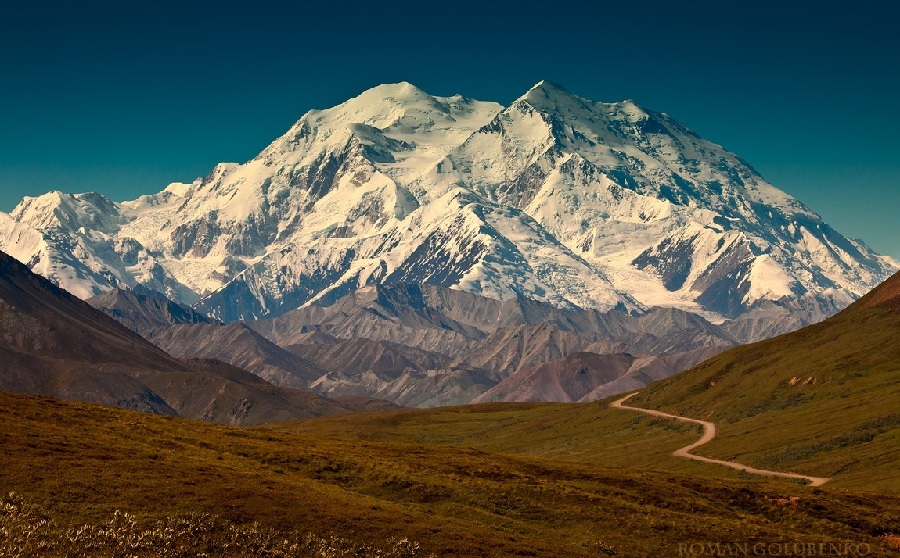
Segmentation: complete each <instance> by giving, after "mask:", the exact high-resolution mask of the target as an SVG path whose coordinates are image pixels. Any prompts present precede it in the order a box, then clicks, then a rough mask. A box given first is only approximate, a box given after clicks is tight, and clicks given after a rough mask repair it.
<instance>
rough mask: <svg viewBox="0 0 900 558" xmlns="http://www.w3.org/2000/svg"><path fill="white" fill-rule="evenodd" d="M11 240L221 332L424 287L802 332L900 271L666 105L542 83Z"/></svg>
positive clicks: (387, 113)
mask: <svg viewBox="0 0 900 558" xmlns="http://www.w3.org/2000/svg"><path fill="white" fill-rule="evenodd" d="M0 249H6V250H9V251H10V252H11V253H12V254H13V255H14V256H15V257H17V258H18V259H20V261H23V262H27V263H28V265H29V266H30V267H31V268H32V269H34V270H35V271H37V272H39V273H41V274H43V275H45V276H48V277H50V278H51V279H53V280H54V281H55V282H57V283H59V284H60V285H63V286H64V287H65V288H67V289H69V290H71V291H72V292H74V293H76V294H77V295H78V296H79V297H81V298H89V297H90V296H94V295H96V294H99V293H100V292H101V291H107V290H110V289H111V288H113V287H115V286H119V285H125V286H135V285H143V286H146V287H148V288H151V289H154V290H157V291H159V292H162V293H164V294H166V295H167V296H168V297H170V298H172V299H173V300H175V301H176V302H179V303H181V304H185V305H189V306H192V307H194V308H195V309H197V310H198V311H200V312H202V313H204V314H207V315H209V316H211V317H213V318H216V319H219V320H222V321H225V322H232V321H238V320H241V319H255V318H261V317H275V316H278V315H280V314H283V313H285V312H287V311H290V310H292V309H294V308H297V307H299V306H303V305H307V304H310V303H326V304H327V303H331V302H333V301H336V300H337V299H339V298H340V297H341V296H343V295H345V294H347V293H349V292H352V291H354V290H356V289H358V288H360V287H364V286H367V285H371V284H386V285H391V284H399V283H432V284H436V285H440V286H446V287H453V288H456V289H459V290H464V291H468V292H472V293H475V294H482V295H486V296H489V297H493V298H496V299H499V300H506V299H510V298H530V299H535V300H538V301H542V302H549V303H551V304H554V305H556V306H558V307H561V308H576V307H582V308H596V309H600V310H608V309H610V308H620V309H623V310H626V311H634V312H642V311H645V310H646V309H647V308H650V307H653V306H669V307H677V308H682V309H685V310H688V311H691V312H694V313H700V314H702V315H704V316H706V317H708V318H709V319H712V320H714V321H718V320H721V319H723V318H736V317H740V316H743V315H745V314H747V313H750V312H752V311H753V309H754V308H755V307H756V306H757V305H758V304H759V303H761V302H766V301H769V302H774V303H776V304H778V305H780V306H781V307H782V308H784V309H785V311H786V312H787V313H789V314H790V315H792V316H795V317H797V318H798V319H799V320H800V322H801V324H800V325H802V324H805V323H810V322H812V321H817V320H820V319H822V318H824V317H827V316H828V315H831V314H833V313H834V312H835V311H837V310H840V309H841V308H843V307H845V306H846V305H847V304H849V303H850V302H852V300H854V299H856V298H858V297H859V296H861V295H863V294H864V293H865V292H867V291H868V290H869V289H870V288H872V287H874V286H875V285H876V284H878V283H879V282H880V281H881V280H883V279H885V278H886V277H887V276H888V275H889V274H890V273H891V272H893V271H894V270H896V269H897V264H896V262H893V261H892V260H890V259H889V258H886V257H883V256H878V255H877V254H875V253H874V252H872V251H871V249H869V248H868V247H866V246H865V245H864V244H862V243H859V242H856V241H853V240H851V239H847V238H845V237H843V236H842V235H840V234H839V233H837V232H836V231H834V229H832V228H831V227H829V226H828V225H827V224H825V223H824V222H823V221H822V220H821V218H820V217H818V216H817V215H816V214H815V213H814V212H812V211H811V210H809V208H808V207H806V206H805V205H803V204H802V203H801V202H799V201H798V200H796V199H794V198H793V197H791V196H789V195H787V194H785V193H784V192H782V191H780V190H778V189H777V188H775V187H774V186H772V185H771V184H769V183H768V182H766V181H765V180H764V179H763V178H762V177H760V176H759V175H758V173H757V172H756V171H755V170H753V169H752V168H751V167H749V166H748V165H746V163H744V162H743V160H741V159H740V158H739V157H737V156H736V155H734V154H733V153H730V152H728V151H726V150H725V149H724V148H722V147H721V146H718V145H716V144H713V143H711V142H708V141H706V140H703V139H702V138H700V137H699V136H698V135H697V134H695V133H694V132H692V131H690V130H689V129H687V128H686V127H684V126H683V125H681V124H679V123H678V122H677V121H675V120H674V119H672V118H671V117H669V116H668V115H666V114H664V113H659V112H654V111H651V110H647V109H644V108H642V107H640V106H639V105H637V104H636V103H634V102H632V101H623V102H619V103H599V102H594V101H589V100H586V99H582V98H580V97H577V96H576V95H573V94H571V93H569V92H567V91H565V90H564V89H562V88H561V87H559V86H556V85H553V84H551V83H549V82H540V83H538V84H537V85H535V86H534V87H533V88H531V89H530V90H529V91H528V92H526V93H525V94H524V95H522V96H521V97H519V98H518V99H516V100H515V101H514V102H513V103H511V104H510V106H508V107H503V106H501V105H498V104H496V103H487V102H481V101H475V100H473V99H468V98H465V97H462V96H453V97H434V96H431V95H429V94H427V93H425V92H424V91H422V90H421V89H418V88H416V87H415V86H413V85H411V84H409V83H400V84H386V85H382V86H378V87H375V88H373V89H370V90H368V91H366V92H363V93H362V94H361V95H359V96H358V97H355V98H353V99H350V100H348V101H346V102H345V103H342V104H340V105H338V106H336V107H333V108H330V109H325V110H315V111H310V112H308V113H307V114H305V115H304V116H303V117H302V118H300V120H298V121H297V122H296V123H295V124H294V125H293V126H291V128H290V129H289V130H288V131H287V132H286V133H285V134H283V135H282V136H281V137H279V138H277V139H276V140H274V141H273V142H272V143H271V144H270V145H269V146H267V147H266V148H265V149H263V151H261V152H260V154H259V155H258V156H256V157H254V158H253V159H251V160H250V161H248V162H246V163H244V164H233V163H229V164H219V165H217V166H216V167H215V168H214V169H213V170H212V171H211V172H210V174H209V175H207V176H206V177H204V178H202V179H198V180H197V181H195V182H193V183H191V184H173V185H170V186H168V187H167V188H165V189H164V190H163V191H161V192H160V193H158V194H153V195H148V196H142V197H141V198H139V199H137V200H134V201H130V202H122V203H115V202H112V201H110V200H108V199H106V198H104V197H103V196H100V195H99V194H78V195H67V194H61V193H58V192H54V193H51V194H46V195H44V196H40V197H37V198H26V199H25V200H23V202H22V203H21V204H20V205H19V206H18V207H17V208H16V209H15V210H14V211H13V212H12V214H10V215H9V216H7V215H3V216H0ZM760 329H762V328H760Z"/></svg>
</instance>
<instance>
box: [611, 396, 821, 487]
mask: <svg viewBox="0 0 900 558" xmlns="http://www.w3.org/2000/svg"><path fill="white" fill-rule="evenodd" d="M637 394H638V392H634V393H629V394H628V395H626V396H625V397H622V398H621V399H617V400H616V401H613V402H612V403H611V404H610V407H615V408H616V409H627V410H629V411H637V412H639V413H646V414H648V415H653V416H655V417H662V418H668V419H675V420H680V421H681V422H691V423H694V424H699V425H701V426H703V436H702V437H701V438H700V439H699V440H697V441H696V442H694V443H693V444H691V445H689V446H685V447H683V448H681V449H677V450H675V451H674V452H672V455H674V456H676V457H686V458H687V459H693V460H694V461H702V462H704V463H714V464H716V465H724V466H726V467H731V468H732V469H737V470H738V471H744V472H745V473H750V474H753V475H764V476H767V477H780V478H785V479H801V480H805V481H808V482H809V485H810V486H822V485H823V484H825V483H826V482H828V481H830V480H831V479H830V478H822V477H810V476H807V475H799V474H797V473H781V472H778V471H769V470H766V469H756V468H754V467H749V466H747V465H743V464H741V463H738V462H736V461H723V460H721V459H711V458H709V457H703V456H700V455H694V454H692V453H691V450H693V449H694V448H697V447H699V446H702V445H703V444H706V443H708V442H711V441H712V440H713V438H715V437H716V425H715V424H713V423H711V422H708V421H705V420H697V419H692V418H687V417H679V416H677V415H670V414H669V413H664V412H662V411H654V410H652V409H641V408H640V407H632V406H630V405H625V401H627V400H628V399H629V398H631V397H634V396H635V395H637Z"/></svg>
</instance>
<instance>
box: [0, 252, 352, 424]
mask: <svg viewBox="0 0 900 558" xmlns="http://www.w3.org/2000/svg"><path fill="white" fill-rule="evenodd" d="M0 356H2V358H3V366H2V368H0V389H5V390H10V391H18V392H24V393H34V394H48V395H54V396H57V397H60V398H64V399H69V400H75V401H91V402H97V403H104V404H108V405H117V406H120V407H125V408H130V409H137V410H141V411H149V412H153V413H159V414H167V415H176V416H187V417H192V418H198V419H205V420H211V421H217V422H230V423H235V424H256V423H260V422H271V421H276V420H292V419H300V418H308V417H311V416H321V415H328V414H335V413H340V412H348V411H350V410H353V409H354V408H355V407H356V406H357V402H352V401H351V402H343V403H342V402H337V401H332V400H329V399H326V398H323V397H321V396H319V395H316V394H314V393H312V392H308V391H301V390H293V389H285V388H279V387H276V386H273V385H271V384H269V383H267V382H265V381H263V380H261V379H260V378H258V377H256V376H254V375H253V374H250V373H249V372H246V371H245V370H242V369H239V368H235V367H232V366H228V365H226V364H224V363H221V362H218V361H214V360H202V359H193V360H185V361H182V360H178V359H176V358H173V357H172V356H170V355H168V354H166V353H165V352H163V351H162V350H160V349H159V348H157V347H155V346H153V345H151V344H150V343H149V342H147V341H145V340H144V339H143V338H141V337H140V336H138V335H137V334H136V333H134V332H133V331H131V330H129V329H127V328H126V327H124V326H122V325H121V324H119V323H118V322H116V321H115V320H113V319H112V318H110V317H109V316H107V315H106V314H104V313H103V312H100V311H99V310H96V309H94V308H92V307H91V306H89V305H88V304H86V303H84V302H82V301H81V300H78V299H77V298H75V297H73V296H72V295H70V294H68V293H66V292H65V291H63V290H61V289H59V288H58V287H56V286H54V285H53V284H52V283H50V282H49V281H48V280H46V279H44V278H42V277H40V276H38V275H35V274H34V273H32V272H31V271H30V270H29V269H28V268H27V267H25V266H24V265H22V264H20V263H19V262H18V261H16V260H14V259H13V258H11V257H9V256H7V255H6V254H3V253H2V252H0ZM359 403H365V402H363V401H360V402H359Z"/></svg>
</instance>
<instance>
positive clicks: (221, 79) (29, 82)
mask: <svg viewBox="0 0 900 558" xmlns="http://www.w3.org/2000/svg"><path fill="white" fill-rule="evenodd" d="M18 4H24V3H18ZM33 4H35V5H34V6H24V5H18V6H15V7H6V8H5V9H4V14H3V18H2V20H0V76H2V79H0V210H3V211H9V210H11V209H12V207H13V206H14V205H15V204H16V203H17V202H18V201H19V200H20V199H21V197H22V196H24V195H37V194H41V193H43V192H46V191H48V190H51V189H59V190H64V191H68V192H83V191H98V192H100V193H103V194H105V195H107V196H109V197H111V198H113V199H116V200H123V199H131V198H134V197H136V196H137V195H140V194H144V193H151V192H156V191H159V190H160V189H162V188H163V187H164V186H165V185H166V184H168V183H169V182H173V181H190V180H193V179H194V178H195V177H197V176H200V175H205V174H206V173H207V172H208V171H209V170H210V169H211V168H212V167H213V165H215V163H217V162H219V161H237V162H243V161H245V160H247V159H249V158H251V157H253V156H254V155H255V154H256V153H258V152H259V151H260V150H261V149H262V148H263V147H265V146H266V145H267V144H268V143H269V142H270V141H271V140H272V139H274V138H275V137H277V136H279V135H280V134H281V133H283V132H284V131H285V130H286V129H287V128H288V127H289V126H290V125H291V124H292V123H293V122H294V121H295V120H296V119H297V118H299V117H300V116H301V115H302V114H303V113H304V112H306V111H307V110H309V109H312V108H326V107H329V106H333V105H335V104H337V103H339V102H341V101H343V100H346V99H347V98H349V97H352V96H355V95H357V94H358V93H360V92H361V91H363V90H365V89H367V88H369V87H372V86H374V85H377V84H379V83H385V82H396V81H403V80H405V81H410V82H412V83H414V84H416V85H418V86H419V87H421V88H423V89H425V90H426V91H428V92H430V93H432V94H436V95H452V94H454V93H462V94H464V95H466V96H469V97H474V98H478V99H484V100H494V101H498V102H501V103H509V102H510V101H511V100H513V99H515V98H516V97H518V96H519V95H521V94H522V93H524V92H525V91H526V90H527V89H528V88H529V87H530V86H531V85H533V84H534V83H536V82H537V81H539V80H541V79H549V80H551V81H554V82H557V83H560V84H562V85H563V86H565V87H566V88H567V89H569V90H570V91H572V92H574V93H576V94H578V95H580V96H582V97H587V98H590V99H593V100H598V101H615V100H621V99H624V98H631V99H634V100H636V101H637V102H638V103H640V104H642V105H644V106H646V107H648V108H651V109H654V110H659V111H662V112H667V113H668V114H670V115H671V116H673V117H674V118H676V119H677V120H679V121H681V122H682V123H684V124H685V125H687V126H689V127H690V128H692V129H694V130H695V131H696V132H697V133H699V134H700V135H701V136H703V137H705V138H707V139H709V140H711V141H714V142H716V143H720V144H722V145H724V146H725V147H726V148H727V149H730V150H731V151H734V152H735V153H737V154H738V155H740V156H741V157H742V158H744V159H745V160H747V161H748V162H750V163H751V164H752V165H753V166H754V167H755V168H756V169H757V170H758V171H760V173H761V174H762V175H763V176H764V177H766V178H767V179H768V180H769V181H770V182H772V183H774V184H775V185H776V186H778V187H780V188H781V189H783V190H785V191H787V192H789V193H790V194H793V195H794V196H796V197H798V198H799V199H800V200H801V201H803V202H804V203H806V204H807V205H809V206H810V207H812V208H813V209H814V210H816V211H818V212H819V213H820V214H822V215H823V217H824V218H825V219H826V221H828V222H829V223H831V224H832V225H833V226H835V228H837V229H838V230H840V231H841V232H843V233H844V234H846V235H848V236H852V237H855V238H862V239H863V240H865V241H866V242H867V243H869V244H870V245H872V246H873V247H874V248H875V249H876V250H878V251H880V252H882V253H885V254H888V255H891V256H894V257H895V258H898V259H900V224H898V221H900V219H897V216H896V215H897V210H896V208H897V207H898V205H900V112H898V111H897V109H896V108H895V104H896V102H897V100H898V99H900V70H898V64H897V60H898V59H900V38H898V36H900V34H898V33H896V30H895V29H894V28H893V22H894V18H893V14H892V13H890V12H888V11H887V10H888V9H889V6H888V3H885V2H866V1H861V2H855V3H853V4H851V5H844V6H835V7H831V6H828V5H827V4H825V3H811V2H810V3H804V2H792V3H786V2H780V3H776V2H771V3H770V2H766V1H755V2H741V1H735V2H728V3H725V2H693V3H690V2H681V3H677V2H643V3H634V2H632V3H625V2H616V3H604V2H594V3H588V2H584V3H581V2H578V3H576V2H567V1H555V2H552V3H546V4H544V5H542V6H535V5H530V4H524V3H515V4H513V3H495V4H491V5H488V3H487V2H480V3H471V2H445V3H441V4H437V5H435V4H431V3H423V2H403V1H400V2H394V3H374V2H369V3H365V4H359V5H357V4H354V3H348V2H341V3H339V2H331V3H314V4H315V5H302V3H297V2H294V3H280V2H265V1H262V2H255V3H253V4H252V5H251V4H250V3H237V2H228V1H223V2H217V3H215V4H209V5H206V4H203V3H190V2H182V3H174V2H172V3H169V2H165V1H163V2H155V3H144V2H130V3H127V2H114V3H113V2H106V3H103V2H82V3H77V4H75V3H57V2H46V3H40V4H39V3H33ZM784 4H790V5H787V6H786V5H784Z"/></svg>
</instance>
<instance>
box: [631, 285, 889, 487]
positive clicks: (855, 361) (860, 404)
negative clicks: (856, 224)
mask: <svg viewBox="0 0 900 558" xmlns="http://www.w3.org/2000/svg"><path fill="white" fill-rule="evenodd" d="M898 292H900V275H895V276H894V277H892V278H891V279H889V280H888V281H887V282H886V283H884V284H883V285H882V286H880V287H879V288H877V289H875V290H874V291H873V292H872V293H870V294H869V295H867V296H866V297H864V298H862V299H861V300H859V301H858V302H856V303H855V304H853V305H852V306H850V307H849V308H848V309H847V310H845V311H844V312H841V313H840V314H838V315H836V316H834V317H832V318H830V319H828V320H826V321H824V322H822V323H819V324H816V325H813V326H810V327H807V328H804V329H802V330H800V331H797V332H794V333H790V334H787V335H782V336H780V337H776V338H774V339H770V340H767V341H763V342H760V343H756V344H753V345H747V346H743V347H738V348H735V349H732V350H729V351H726V352H724V353H722V354H720V355H719V356H717V357H714V358H712V359H710V360H708V361H706V362H705V363H703V364H701V365H700V366H698V367H696V368H694V369H693V370H690V371H687V372H685V373H682V374H679V375H677V376H674V377H672V378H669V379H667V380H663V381H661V382H658V383H655V384H653V385H652V386H650V387H648V388H647V389H645V390H643V391H642V392H641V393H640V394H639V395H638V396H636V397H635V398H634V399H633V400H632V401H633V404H634V405H637V406H642V407H647V408H656V409H661V410H664V411H667V412H670V413H674V414H680V415H685V416H689V417H694V418H701V419H704V420H710V421H713V422H715V423H716V424H717V425H718V426H719V437H718V438H717V439H716V440H714V441H713V442H711V443H710V444H708V445H706V446H704V447H703V449H702V451H701V453H702V454H703V455H708V456H711V457H717V458H721V459H736V460H738V461H741V462H742V463H747V464H751V465H754V466H758V467H765V468H771V469H778V470H795V471H797V472H802V473H807V474H814V475H818V476H832V477H834V480H833V481H832V484H833V486H836V487H855V488H861V489H866V490H891V491H900V304H898V301H900V297H898Z"/></svg>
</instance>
